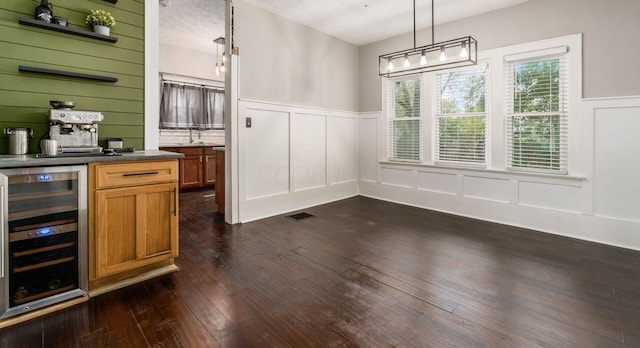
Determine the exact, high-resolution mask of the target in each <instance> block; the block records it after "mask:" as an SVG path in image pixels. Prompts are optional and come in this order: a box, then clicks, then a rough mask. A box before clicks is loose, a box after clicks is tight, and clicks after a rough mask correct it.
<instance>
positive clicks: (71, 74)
mask: <svg viewBox="0 0 640 348" xmlns="http://www.w3.org/2000/svg"><path fill="white" fill-rule="evenodd" d="M18 70H19V71H23V72H34V73H40V74H48V75H58V76H67V77H77V78H81V79H88V80H96V81H105V82H118V78H117V77H112V76H103V75H93V74H85V73H79V72H74V71H64V70H56V69H48V68H40V67H37V66H26V65H19V66H18Z"/></svg>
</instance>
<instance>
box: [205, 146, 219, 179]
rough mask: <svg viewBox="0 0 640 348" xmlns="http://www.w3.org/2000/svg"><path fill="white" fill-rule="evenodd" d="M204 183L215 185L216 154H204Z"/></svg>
mask: <svg viewBox="0 0 640 348" xmlns="http://www.w3.org/2000/svg"><path fill="white" fill-rule="evenodd" d="M204 180H205V181H204V184H205V185H213V184H215V182H216V154H215V153H213V154H205V155H204Z"/></svg>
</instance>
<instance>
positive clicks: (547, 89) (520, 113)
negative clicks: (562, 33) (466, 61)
mask: <svg viewBox="0 0 640 348" xmlns="http://www.w3.org/2000/svg"><path fill="white" fill-rule="evenodd" d="M563 51H564V52H566V47H565V48H563ZM565 56H566V54H556V55H552V56H546V57H537V58H527V59H521V60H518V59H513V60H510V59H509V57H507V59H506V60H507V63H506V82H507V88H506V92H507V96H506V100H505V102H506V112H507V115H506V116H507V128H506V129H507V134H506V138H507V156H508V157H507V167H508V168H509V169H512V170H514V169H515V170H526V171H540V172H551V173H556V174H566V173H567V142H568V139H567V138H568V129H567V127H568V111H567V71H566V62H565V61H566V57H565Z"/></svg>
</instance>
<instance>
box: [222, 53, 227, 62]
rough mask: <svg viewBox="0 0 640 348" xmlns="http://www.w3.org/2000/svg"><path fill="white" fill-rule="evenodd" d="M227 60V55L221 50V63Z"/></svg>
mask: <svg viewBox="0 0 640 348" xmlns="http://www.w3.org/2000/svg"><path fill="white" fill-rule="evenodd" d="M226 61H227V55H226V54H225V52H222V64H224V62H226Z"/></svg>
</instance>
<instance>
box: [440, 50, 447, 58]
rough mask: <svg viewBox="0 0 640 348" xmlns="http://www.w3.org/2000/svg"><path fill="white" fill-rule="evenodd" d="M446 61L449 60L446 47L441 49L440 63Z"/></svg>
mask: <svg viewBox="0 0 640 348" xmlns="http://www.w3.org/2000/svg"><path fill="white" fill-rule="evenodd" d="M445 60H447V55H446V54H445V53H444V47H441V48H440V61H441V62H444V61H445Z"/></svg>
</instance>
